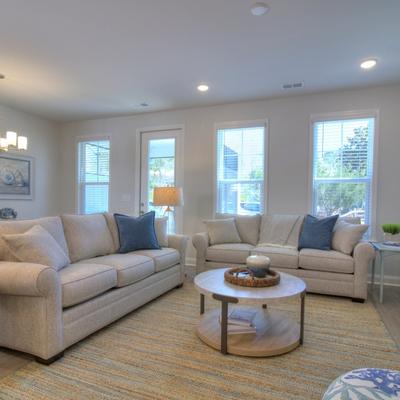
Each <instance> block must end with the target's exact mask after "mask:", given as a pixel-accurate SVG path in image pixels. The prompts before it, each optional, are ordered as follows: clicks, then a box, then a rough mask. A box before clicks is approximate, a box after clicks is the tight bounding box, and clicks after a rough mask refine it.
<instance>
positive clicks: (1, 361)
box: [0, 268, 400, 379]
mask: <svg viewBox="0 0 400 400" xmlns="http://www.w3.org/2000/svg"><path fill="white" fill-rule="evenodd" d="M187 275H188V277H187V279H188V280H193V275H194V271H191V269H190V268H189V271H188V274H187ZM349 301H350V300H349ZM369 301H372V302H373V303H374V305H375V307H376V309H377V310H378V312H379V314H380V316H381V318H382V321H383V322H384V324H385V325H386V328H387V330H388V331H389V333H390V334H391V336H392V337H393V339H394V341H395V342H396V344H397V346H398V348H399V350H400V287H395V286H385V292H384V299H383V303H382V304H380V303H379V299H378V287H377V286H376V287H375V290H374V293H372V290H371V288H370V292H369ZM0 329H1V328H0ZM32 360H33V357H30V356H28V355H25V354H21V353H18V352H14V351H11V350H6V349H0V379H1V378H3V377H4V376H6V375H9V374H11V373H13V372H14V371H16V370H17V369H19V368H21V367H23V366H24V365H26V364H27V363H29V362H30V361H32Z"/></svg>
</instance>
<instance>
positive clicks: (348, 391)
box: [322, 368, 400, 400]
mask: <svg viewBox="0 0 400 400" xmlns="http://www.w3.org/2000/svg"><path fill="white" fill-rule="evenodd" d="M350 399H351V400H370V399H371V400H393V399H400V371H393V370H390V369H378V368H363V369H355V370H354V371H350V372H347V373H346V374H344V375H342V376H340V377H339V378H337V379H336V380H335V381H333V382H332V383H331V384H330V386H329V388H328V390H327V391H326V392H325V394H324V397H323V398H322V400H350Z"/></svg>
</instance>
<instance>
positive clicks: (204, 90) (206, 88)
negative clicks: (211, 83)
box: [197, 83, 209, 92]
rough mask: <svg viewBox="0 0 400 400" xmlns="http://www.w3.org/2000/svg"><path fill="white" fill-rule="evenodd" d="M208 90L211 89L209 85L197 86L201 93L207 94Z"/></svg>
mask: <svg viewBox="0 0 400 400" xmlns="http://www.w3.org/2000/svg"><path fill="white" fill-rule="evenodd" d="M208 89H209V87H208V85H205V84H204V83H202V84H201V85H199V86H197V90H198V91H199V92H207V90H208Z"/></svg>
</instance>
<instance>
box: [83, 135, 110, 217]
mask: <svg viewBox="0 0 400 400" xmlns="http://www.w3.org/2000/svg"><path fill="white" fill-rule="evenodd" d="M78 159H79V177H78V180H79V183H78V184H79V187H78V192H79V212H80V213H82V214H92V213H97V212H104V211H108V189H109V182H110V141H109V140H90V141H83V142H80V143H79V144H78Z"/></svg>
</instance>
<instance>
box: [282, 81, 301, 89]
mask: <svg viewBox="0 0 400 400" xmlns="http://www.w3.org/2000/svg"><path fill="white" fill-rule="evenodd" d="M303 86H304V83H303V82H294V83H284V84H283V85H282V89H285V90H286V89H300V88H302V87H303Z"/></svg>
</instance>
